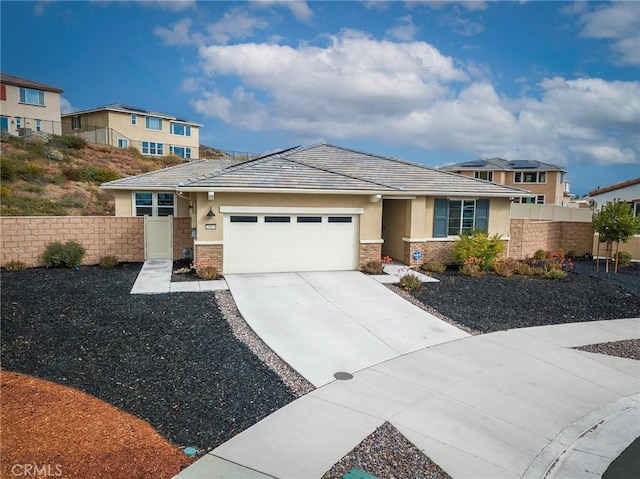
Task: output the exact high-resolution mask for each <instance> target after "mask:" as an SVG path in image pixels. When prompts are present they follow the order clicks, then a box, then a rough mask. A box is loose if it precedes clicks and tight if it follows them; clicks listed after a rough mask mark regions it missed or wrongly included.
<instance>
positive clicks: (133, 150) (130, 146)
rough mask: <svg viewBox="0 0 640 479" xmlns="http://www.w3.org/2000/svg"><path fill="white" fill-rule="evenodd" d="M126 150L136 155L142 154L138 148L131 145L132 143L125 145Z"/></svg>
mask: <svg viewBox="0 0 640 479" xmlns="http://www.w3.org/2000/svg"><path fill="white" fill-rule="evenodd" d="M127 151H128V152H129V153H132V154H134V155H136V156H142V153H141V152H140V150H138V149H137V148H136V147H135V146H133V145H129V146H127Z"/></svg>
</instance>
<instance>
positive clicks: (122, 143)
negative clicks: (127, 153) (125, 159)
mask: <svg viewBox="0 0 640 479" xmlns="http://www.w3.org/2000/svg"><path fill="white" fill-rule="evenodd" d="M128 146H129V140H127V139H126V138H118V148H127V147H128Z"/></svg>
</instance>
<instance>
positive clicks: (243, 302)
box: [225, 271, 469, 387]
mask: <svg viewBox="0 0 640 479" xmlns="http://www.w3.org/2000/svg"><path fill="white" fill-rule="evenodd" d="M225 278H226V280H227V283H228V285H229V289H230V290H231V293H232V294H233V298H234V299H235V302H236V304H237V306H238V309H239V310H240V312H241V313H242V315H243V316H244V318H245V320H246V321H247V323H248V324H249V325H250V326H251V327H252V328H253V330H254V331H255V332H256V333H257V334H258V336H260V337H261V338H262V340H263V341H264V342H265V343H267V344H268V345H269V347H270V348H271V349H273V350H274V351H275V352H276V353H277V354H278V355H279V356H280V357H281V358H282V359H284V360H285V361H286V362H288V363H289V364H290V365H291V366H292V367H293V368H294V369H295V370H296V371H298V372H299V373H300V374H301V375H302V376H304V377H305V378H306V379H307V380H308V381H309V382H311V383H312V384H313V385H314V386H316V387H319V386H323V385H325V384H328V383H330V382H331V381H333V380H334V379H335V378H334V374H335V373H336V372H339V371H342V372H348V373H354V372H356V371H360V370H361V369H364V368H367V367H370V366H373V365H374V364H378V363H381V362H383V361H386V360H389V359H392V358H395V357H398V356H400V355H403V354H407V353H410V352H412V351H417V350H419V349H422V348H425V347H428V346H433V345H436V344H440V343H445V342H448V341H452V340H455V339H460V338H464V337H467V336H469V335H468V334H467V333H465V332H463V331H461V330H460V329H458V328H455V327H454V326H451V325H450V324H448V323H445V322H444V321H441V320H440V319H438V318H436V317H435V316H433V315H431V314H429V313H427V312H425V311H423V310H422V309H420V308H418V307H416V306H414V305H412V304H410V303H408V302H407V301H405V300H404V299H402V298H401V297H399V296H398V295H396V294H395V293H393V292H392V291H390V290H389V289H387V288H386V287H385V286H383V285H382V284H380V283H378V282H376V281H374V280H372V279H371V278H369V277H367V276H366V275H364V274H362V273H359V272H356V271H339V272H312V273H274V274H243V275H226V276H225ZM426 287H428V286H426Z"/></svg>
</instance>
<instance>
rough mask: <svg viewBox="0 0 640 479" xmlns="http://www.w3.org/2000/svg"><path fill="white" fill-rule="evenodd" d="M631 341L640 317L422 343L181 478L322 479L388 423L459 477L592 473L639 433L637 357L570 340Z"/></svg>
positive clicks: (261, 427)
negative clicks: (600, 350)
mask: <svg viewBox="0 0 640 479" xmlns="http://www.w3.org/2000/svg"><path fill="white" fill-rule="evenodd" d="M232 290H233V286H232ZM637 338H640V318H636V319H623V320H618V321H600V322H591V323H573V324H565V325H558V326H548V327H541V328H526V329H516V330H511V331H506V332H498V333H492V334H486V335H482V336H473V337H467V338H463V339H459V340H456V341H451V342H447V343H444V344H439V345H435V346H432V347H428V348H424V349H421V350H419V351H415V352H412V353H410V354H406V355H403V356H400V357H396V358H393V359H390V360H388V361H384V362H382V363H380V364H376V365H374V366H372V367H369V368H367V369H365V370H362V371H360V372H357V373H356V374H355V375H354V378H353V379H352V380H348V381H334V382H332V383H330V384H328V385H326V386H324V387H321V388H319V389H317V390H315V391H313V392H312V393H310V394H308V395H306V396H304V397H302V398H300V399H298V400H296V401H294V402H293V403H291V404H289V405H287V406H285V407H284V408H282V409H280V410H278V411H276V412H275V413H274V414H272V415H270V416H268V417H267V418H265V419H264V420H262V421H260V422H259V423H257V424H256V425H254V426H253V427H251V428H249V429H248V430H246V431H244V432H242V433H241V434H239V435H237V436H235V437H234V438H233V439H231V440H230V441H228V442H226V443H224V444H222V445H221V446H219V447H218V448H216V449H214V450H213V451H212V452H211V453H209V454H207V455H206V456H205V457H203V458H201V459H200V460H198V461H197V462H196V463H195V464H194V465H192V466H191V467H189V468H187V469H185V470H184V471H183V472H181V473H180V474H179V475H178V476H176V477H177V478H178V479H204V478H208V479H222V478H267V477H270V478H280V479H307V478H309V479H318V478H319V477H321V476H322V475H323V474H324V472H326V471H327V470H329V469H330V468H331V466H332V465H333V464H335V463H336V462H337V461H339V460H340V459H341V458H342V457H343V456H344V455H345V454H347V453H348V452H349V451H351V450H352V449H353V448H354V447H355V446H356V445H357V444H358V443H359V442H361V441H362V440H363V439H364V438H365V437H366V436H368V435H369V434H371V432H373V431H374V430H375V428H376V427H378V426H379V425H380V424H382V423H383V422H384V421H390V422H391V423H392V424H393V425H394V426H395V427H396V428H398V429H399V430H400V432H401V433H402V434H404V435H405V436H406V437H407V438H408V439H409V440H410V441H411V442H413V443H414V444H415V445H416V446H417V447H418V448H419V449H422V450H423V451H424V452H425V454H426V455H427V456H429V457H430V458H431V459H433V460H434V461H435V462H436V463H437V464H439V465H440V466H441V467H442V468H443V469H444V470H445V471H446V472H448V473H449V474H450V475H451V476H452V477H453V478H454V479H464V478H470V479H471V478H472V479H482V478H492V479H501V478H505V479H508V478H513V479H516V478H553V477H557V478H560V477H562V478H576V477H580V478H599V477H601V475H602V473H603V472H604V470H605V469H606V467H607V466H608V464H609V463H610V462H611V461H612V460H613V459H614V458H615V457H617V456H618V455H619V454H620V453H621V452H622V451H623V450H624V449H625V448H626V447H627V445H629V444H630V443H631V442H632V441H633V440H634V439H635V438H636V437H638V436H640V361H634V360H630V359H623V358H617V357H613V356H606V355H600V354H593V353H587V352H583V351H578V350H575V349H571V348H572V347H575V346H582V345H586V344H594V343H601V342H608V341H618V340H624V339H637Z"/></svg>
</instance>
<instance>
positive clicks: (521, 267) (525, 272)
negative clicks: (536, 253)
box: [513, 261, 535, 276]
mask: <svg viewBox="0 0 640 479" xmlns="http://www.w3.org/2000/svg"><path fill="white" fill-rule="evenodd" d="M534 272H535V270H534V269H533V266H531V265H530V264H528V263H525V262H523V261H518V263H516V264H515V265H514V267H513V274H518V275H521V276H533V274H534Z"/></svg>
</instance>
